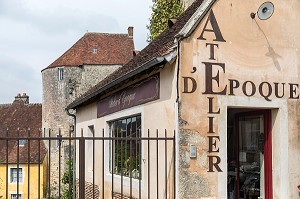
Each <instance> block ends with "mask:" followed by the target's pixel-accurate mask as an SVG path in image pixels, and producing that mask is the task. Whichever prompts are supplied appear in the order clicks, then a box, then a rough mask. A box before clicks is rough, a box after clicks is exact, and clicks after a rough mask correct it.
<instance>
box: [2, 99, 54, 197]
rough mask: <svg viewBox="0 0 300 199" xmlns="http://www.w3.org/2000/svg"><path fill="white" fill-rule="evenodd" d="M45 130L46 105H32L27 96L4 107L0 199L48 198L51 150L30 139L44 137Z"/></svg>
mask: <svg viewBox="0 0 300 199" xmlns="http://www.w3.org/2000/svg"><path fill="white" fill-rule="evenodd" d="M41 127H42V105H41V104H30V103H29V96H27V95H26V94H25V93H24V94H23V95H21V94H18V95H17V96H16V97H15V100H14V102H13V103H12V104H1V105H0V137H1V138H2V139H1V140H0V154H1V155H0V198H8V199H14V198H43V197H44V196H45V195H46V190H47V182H48V181H47V180H48V178H47V176H48V172H47V168H48V167H47V165H48V159H47V150H46V148H45V145H44V143H43V142H42V141H41V142H39V141H38V140H29V139H28V138H29V137H30V138H38V137H39V136H40V137H41V136H42V132H41ZM3 138H6V139H7V140H5V139H3ZM10 138H19V140H18V141H17V140H9V139H10ZM28 150H29V152H30V155H29V156H28Z"/></svg>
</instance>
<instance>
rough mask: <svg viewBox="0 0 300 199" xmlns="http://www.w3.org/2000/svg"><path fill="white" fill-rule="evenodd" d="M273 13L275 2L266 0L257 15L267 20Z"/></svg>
mask: <svg viewBox="0 0 300 199" xmlns="http://www.w3.org/2000/svg"><path fill="white" fill-rule="evenodd" d="M273 13H274V4H273V3H272V2H265V3H263V4H262V5H261V6H260V7H259V9H258V11H257V16H258V18H259V19H260V20H267V19H269V18H270V17H271V16H272V15H273Z"/></svg>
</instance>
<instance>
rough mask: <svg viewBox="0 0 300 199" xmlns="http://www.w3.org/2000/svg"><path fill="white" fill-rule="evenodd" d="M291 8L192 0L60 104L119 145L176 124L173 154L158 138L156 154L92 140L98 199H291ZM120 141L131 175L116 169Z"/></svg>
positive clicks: (299, 62) (295, 45)
mask: <svg viewBox="0 0 300 199" xmlns="http://www.w3.org/2000/svg"><path fill="white" fill-rule="evenodd" d="M299 10H300V1H298V0H286V1H280V0H272V1H269V2H265V1H263V0H256V1H247V0H246V1H240V0H218V1H217V0H196V1H195V2H194V3H193V4H192V5H191V6H190V7H189V8H188V9H187V10H186V11H185V12H184V13H183V14H182V15H181V16H180V17H178V19H177V22H176V23H169V28H168V29H166V30H165V31H164V32H163V33H161V34H160V35H159V36H158V37H157V38H156V39H155V40H153V41H152V42H151V43H150V44H149V45H148V46H146V47H145V48H144V49H143V50H142V51H141V52H140V53H139V54H138V55H137V56H136V57H134V58H133V59H132V60H131V61H129V62H128V63H127V64H125V65H124V66H123V67H122V68H120V69H118V70H117V71H116V72H114V73H113V74H111V75H109V77H108V78H105V79H104V80H102V81H101V82H100V83H99V84H97V85H96V86H95V87H93V88H92V89H90V90H89V91H88V93H86V94H84V95H82V96H80V97H79V98H77V99H76V100H75V101H74V102H72V103H71V104H70V105H68V108H69V109H76V116H77V123H76V124H77V126H76V128H77V129H78V130H81V129H83V131H84V132H86V135H88V133H89V127H90V126H93V127H94V129H95V132H94V134H95V135H96V136H97V137H101V136H103V134H102V133H103V131H102V130H103V129H104V136H105V137H109V138H110V137H113V138H114V140H122V139H123V138H124V136H126V141H127V138H128V136H129V137H132V136H134V138H139V137H144V138H145V137H147V136H149V135H150V137H151V138H153V137H155V136H156V135H157V134H158V133H157V134H156V132H157V131H156V129H159V130H160V131H159V132H160V133H159V134H158V136H159V137H163V136H165V132H164V131H161V130H162V129H168V131H167V132H170V133H169V134H167V136H173V130H175V136H176V147H175V149H176V152H175V154H174V153H173V151H172V150H168V149H169V148H167V147H169V146H170V145H159V144H157V145H156V146H158V148H159V149H161V148H164V147H166V150H165V151H167V152H169V153H168V154H167V155H166V156H164V155H163V153H159V152H158V150H155V148H154V150H152V148H149V144H148V143H147V141H146V142H140V143H137V144H136V142H134V144H132V143H130V146H128V143H125V145H122V144H121V146H120V145H119V144H118V142H117V141H114V140H113V139H111V142H107V143H105V142H98V143H99V144H97V145H96V146H95V147H97V148H96V149H95V158H94V160H95V162H94V163H95V165H96V167H95V168H96V170H95V171H94V172H95V178H94V180H95V183H96V185H99V187H100V188H99V191H100V195H103V197H102V198H111V197H113V196H114V195H115V194H122V195H123V196H124V197H129V198H132V197H133V198H182V199H186V198H193V199H225V198H227V199H241V198H243V199H246V198H247V199H248V198H254V199H262V198H263V199H283V198H291V199H297V198H299V192H300V190H299V189H300V186H299V184H300V167H299V165H300V156H299V151H300V136H299V132H300V120H299V118H300V105H299V94H300V91H299V84H300V79H299V77H300V53H299V52H300V51H299V49H300V42H299V40H300V34H299V30H300V23H299V21H298V19H299V18H300V14H299ZM146 91H147V92H146ZM123 121H124V122H123ZM133 127H134V128H133ZM149 131H150V134H149V133H148V132H149ZM115 137H116V138H115ZM137 140H138V139H137ZM132 145H134V146H133V147H132ZM122 146H125V148H123V147H122ZM154 146H155V145H154ZM116 147H118V150H114V149H115V148H116ZM150 147H151V146H150ZM128 148H129V149H130V150H131V149H132V148H133V149H137V148H140V149H139V150H136V151H137V152H136V153H137V155H138V158H140V159H139V160H138V158H135V157H136V156H134V157H133V158H135V159H134V160H135V162H138V163H139V167H137V168H135V170H133V169H131V170H130V175H128V174H127V173H124V172H123V170H122V169H123V168H124V167H125V166H127V165H125V164H123V163H124V162H125V163H127V162H128V161H123V158H121V162H120V161H118V159H117V157H124V155H123V153H122V152H123V151H126V152H127V151H128ZM156 149H157V148H156ZM127 154H130V157H129V158H128V160H129V162H130V161H132V158H131V157H132V156H131V154H134V153H131V152H129V153H128V152H127ZM126 157H127V156H126ZM157 159H159V160H165V161H162V162H159V164H157V165H155V164H153V162H155V161H156V160H157ZM77 161H78V160H77ZM90 162H91V161H88V162H87V164H86V165H85V166H86V167H89V166H90V165H89V164H90ZM173 162H175V165H176V167H175V169H174V166H172V165H174V164H173ZM119 163H120V164H119ZM77 165H80V163H79V162H77ZM120 166H122V168H121V169H120V168H119V167H120ZM153 168H154V169H153ZM174 170H175V173H173V171H174ZM133 173H134V174H135V173H138V174H139V175H138V177H135V175H132V174H133ZM160 177H162V178H163V180H159V179H161V178H160ZM164 177H165V178H164ZM91 179H93V178H90V176H89V175H88V173H86V176H85V180H87V181H90V182H92V181H91ZM174 184H175V185H176V186H174ZM101 186H102V187H101ZM149 193H151V194H152V197H148V194H149ZM153 194H155V195H156V196H153Z"/></svg>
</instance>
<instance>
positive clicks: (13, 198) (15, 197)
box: [11, 194, 22, 199]
mask: <svg viewBox="0 0 300 199" xmlns="http://www.w3.org/2000/svg"><path fill="white" fill-rule="evenodd" d="M11 199H22V194H11Z"/></svg>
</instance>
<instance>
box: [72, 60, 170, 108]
mask: <svg viewBox="0 0 300 199" xmlns="http://www.w3.org/2000/svg"><path fill="white" fill-rule="evenodd" d="M166 61H167V60H166V59H165V57H155V58H153V59H151V60H149V61H148V62H146V63H144V64H143V65H142V66H140V67H138V68H137V69H135V70H133V71H130V72H129V73H127V74H125V75H123V76H121V77H119V78H118V79H116V80H114V81H112V82H110V83H108V84H106V85H105V86H103V87H102V88H100V89H99V90H97V91H96V92H93V93H91V94H90V95H87V96H86V97H84V98H83V99H80V100H78V101H75V102H73V103H71V104H69V105H68V106H67V109H76V108H77V107H79V106H81V105H82V104H84V103H85V102H87V101H88V100H89V99H91V98H94V97H96V96H98V95H100V94H101V93H103V92H104V91H106V90H108V89H110V88H112V87H114V86H117V85H119V84H121V83H122V82H124V81H126V80H127V79H130V78H131V77H134V76H136V75H138V74H140V73H143V72H144V71H147V70H148V69H150V68H152V67H154V66H157V65H161V64H163V63H165V62H166Z"/></svg>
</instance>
